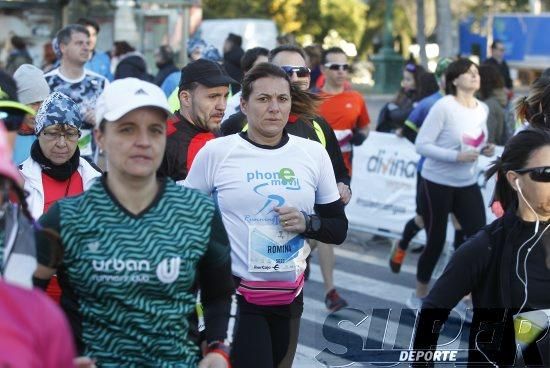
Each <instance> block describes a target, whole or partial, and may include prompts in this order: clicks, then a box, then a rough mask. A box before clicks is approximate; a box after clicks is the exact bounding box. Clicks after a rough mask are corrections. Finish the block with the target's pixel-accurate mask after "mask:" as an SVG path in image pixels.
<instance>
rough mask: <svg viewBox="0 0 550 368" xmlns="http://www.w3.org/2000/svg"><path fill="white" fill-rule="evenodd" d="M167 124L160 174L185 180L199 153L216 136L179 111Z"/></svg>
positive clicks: (175, 179) (176, 179)
mask: <svg viewBox="0 0 550 368" xmlns="http://www.w3.org/2000/svg"><path fill="white" fill-rule="evenodd" d="M166 124H167V128H166V134H167V136H168V137H167V140H166V151H165V153H164V159H163V160H162V164H161V165H160V168H159V170H158V174H159V176H168V177H170V178H172V179H173V180H174V181H178V180H184V179H185V178H186V177H187V173H188V172H189V170H190V169H191V165H192V164H193V160H194V159H195V156H196V155H197V153H198V152H199V151H200V149H201V148H202V147H204V145H205V144H206V142H208V141H209V140H211V139H214V138H216V136H215V135H214V133H212V132H210V131H209V130H206V129H203V128H200V127H198V126H196V125H193V124H191V123H190V122H189V121H187V120H186V119H185V118H184V117H183V116H181V115H180V114H179V112H176V114H175V115H174V116H173V117H171V118H169V119H168V121H167V123H166Z"/></svg>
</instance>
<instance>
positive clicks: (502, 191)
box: [485, 128, 550, 211]
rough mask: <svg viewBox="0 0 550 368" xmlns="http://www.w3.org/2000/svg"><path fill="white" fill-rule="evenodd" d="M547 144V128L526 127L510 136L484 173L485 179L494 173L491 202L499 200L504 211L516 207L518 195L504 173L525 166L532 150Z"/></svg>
mask: <svg viewBox="0 0 550 368" xmlns="http://www.w3.org/2000/svg"><path fill="white" fill-rule="evenodd" d="M547 145H550V131H549V130H547V129H537V128H528V129H525V130H523V131H521V132H519V133H518V134H516V135H515V136H513V137H512V138H510V140H509V141H508V142H507V143H506V146H504V151H503V152H502V156H500V157H498V158H497V159H496V160H495V161H493V162H492V165H491V167H489V169H488V170H487V171H486V173H485V179H486V180H489V178H491V177H492V176H493V175H495V174H496V184H495V192H494V194H493V200H492V202H495V201H499V202H500V204H501V205H502V208H503V209H504V211H508V210H512V211H514V210H515V209H516V208H517V206H518V195H517V192H516V190H515V189H514V188H512V186H511V185H510V183H508V180H507V179H506V173H507V172H508V171H514V170H519V169H523V168H525V166H526V165H527V161H529V158H530V157H531V155H532V154H533V152H535V151H537V150H538V149H540V148H542V147H544V146H547Z"/></svg>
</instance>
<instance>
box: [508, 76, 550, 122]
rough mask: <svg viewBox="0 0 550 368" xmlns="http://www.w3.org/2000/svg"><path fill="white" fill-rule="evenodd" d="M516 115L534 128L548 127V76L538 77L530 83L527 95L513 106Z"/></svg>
mask: <svg viewBox="0 0 550 368" xmlns="http://www.w3.org/2000/svg"><path fill="white" fill-rule="evenodd" d="M514 109H515V112H516V117H517V119H518V120H520V121H521V122H524V121H526V122H528V123H529V124H530V125H532V126H534V127H536V128H546V129H549V128H550V78H548V77H540V78H538V79H537V80H535V81H534V82H533V84H531V87H530V88H529V95H527V96H525V97H522V98H520V99H519V100H518V101H517V102H516V103H515V106H514Z"/></svg>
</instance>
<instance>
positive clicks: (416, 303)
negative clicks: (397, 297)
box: [405, 291, 422, 310]
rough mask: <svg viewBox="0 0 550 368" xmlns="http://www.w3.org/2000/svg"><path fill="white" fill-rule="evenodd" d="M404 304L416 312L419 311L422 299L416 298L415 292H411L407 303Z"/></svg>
mask: <svg viewBox="0 0 550 368" xmlns="http://www.w3.org/2000/svg"><path fill="white" fill-rule="evenodd" d="M405 304H406V305H407V307H409V308H410V309H416V310H419V309H421V308H422V299H421V298H419V297H418V296H416V291H413V292H412V294H411V296H409V298H408V299H407V301H406V302H405Z"/></svg>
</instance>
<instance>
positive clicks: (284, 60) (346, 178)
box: [269, 45, 351, 311]
mask: <svg viewBox="0 0 550 368" xmlns="http://www.w3.org/2000/svg"><path fill="white" fill-rule="evenodd" d="M269 61H270V62H271V63H273V64H275V65H277V66H279V67H280V68H281V69H283V70H284V71H285V72H286V73H287V74H288V76H289V77H290V82H291V83H292V86H293V87H296V88H297V89H298V90H300V91H307V90H308V88H309V85H310V78H311V71H310V70H309V68H308V67H307V66H306V54H305V51H304V50H303V49H301V48H300V47H297V46H294V45H282V46H279V47H277V48H275V49H273V50H271V52H270V53H269ZM286 129H287V131H288V132H289V133H290V134H294V135H297V136H299V137H302V138H308V139H311V140H315V141H318V142H319V143H321V144H322V145H323V146H325V149H326V150H327V152H328V154H329V157H330V160H331V163H332V167H333V170H334V176H335V177H336V182H337V183H338V190H339V193H340V199H341V201H342V202H343V203H344V204H348V202H349V201H350V199H351V190H350V188H349V184H350V175H349V172H348V170H347V168H346V165H345V164H344V159H343V158H342V152H341V151H340V147H339V145H338V140H337V139H336V136H335V134H334V131H333V130H332V128H331V127H330V125H329V124H328V123H327V122H326V121H325V119H323V118H322V117H321V116H318V115H316V116H313V117H312V118H311V119H308V118H307V117H304V116H299V115H297V114H291V115H290V117H289V121H288V123H287V125H286ZM310 246H311V248H312V249H313V248H314V247H317V248H318V249H319V263H320V266H321V273H322V275H323V280H324V284H325V293H326V294H325V305H326V307H327V309H329V310H331V311H337V310H339V309H341V308H343V307H345V306H347V304H348V303H347V302H346V301H345V300H344V298H342V297H341V296H340V295H339V294H338V292H337V291H336V288H335V287H334V249H333V245H330V244H324V243H321V242H318V241H313V240H310ZM308 272H309V266H308Z"/></svg>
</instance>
